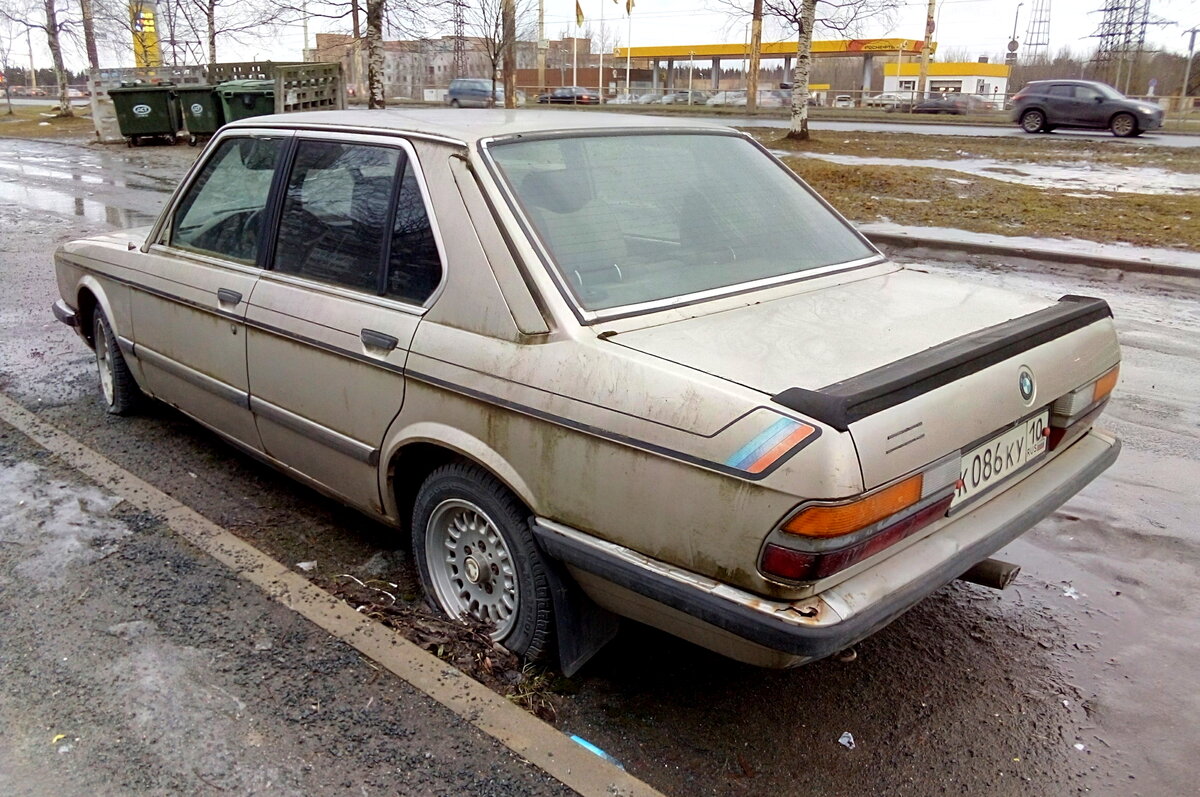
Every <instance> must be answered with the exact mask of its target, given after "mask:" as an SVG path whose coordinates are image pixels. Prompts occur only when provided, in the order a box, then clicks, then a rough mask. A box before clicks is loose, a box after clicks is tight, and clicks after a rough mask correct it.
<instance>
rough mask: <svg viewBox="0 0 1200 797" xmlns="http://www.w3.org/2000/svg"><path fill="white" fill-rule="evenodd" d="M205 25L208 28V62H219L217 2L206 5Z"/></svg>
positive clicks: (209, 2)
mask: <svg viewBox="0 0 1200 797" xmlns="http://www.w3.org/2000/svg"><path fill="white" fill-rule="evenodd" d="M204 23H205V25H207V27H208V62H209V63H210V64H215V63H216V62H217V0H208V2H207V3H205V4H204Z"/></svg>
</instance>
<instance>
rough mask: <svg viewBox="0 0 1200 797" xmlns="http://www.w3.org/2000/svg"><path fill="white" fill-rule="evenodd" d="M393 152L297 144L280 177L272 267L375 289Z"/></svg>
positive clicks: (396, 157) (396, 154)
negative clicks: (282, 188)
mask: <svg viewBox="0 0 1200 797" xmlns="http://www.w3.org/2000/svg"><path fill="white" fill-rule="evenodd" d="M402 159H403V153H402V152H401V151H400V150H397V149H393V148H390V147H377V146H370V145H365V144H339V143H335V142H329V141H300V142H299V144H298V146H297V147H296V157H295V160H294V161H293V163H292V169H291V173H290V174H289V175H288V181H287V193H286V195H285V197H284V201H283V211H282V213H281V215H280V220H279V237H278V243H276V245H275V257H274V261H273V263H272V267H273V268H274V269H275V270H277V271H280V272H283V273H285V274H296V275H299V276H303V277H308V278H310V279H315V280H320V281H321V282H328V283H332V284H334V285H340V286H342V287H346V288H354V289H356V290H363V291H370V292H372V293H378V292H379V275H380V268H381V266H382V261H383V252H384V242H385V240H386V234H387V219H388V206H389V203H390V201H391V197H392V187H393V185H394V182H395V179H396V171H397V167H398V166H399V165H400V162H401V160H402Z"/></svg>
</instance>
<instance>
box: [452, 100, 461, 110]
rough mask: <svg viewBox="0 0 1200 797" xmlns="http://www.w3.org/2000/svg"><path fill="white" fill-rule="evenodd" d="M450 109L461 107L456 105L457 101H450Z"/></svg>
mask: <svg viewBox="0 0 1200 797" xmlns="http://www.w3.org/2000/svg"><path fill="white" fill-rule="evenodd" d="M450 107H451V108H461V107H462V106H461V105H459V104H458V100H450Z"/></svg>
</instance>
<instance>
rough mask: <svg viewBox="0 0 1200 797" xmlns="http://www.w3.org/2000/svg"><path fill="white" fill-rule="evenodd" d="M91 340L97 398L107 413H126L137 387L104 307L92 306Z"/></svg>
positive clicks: (132, 404) (138, 393)
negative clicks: (105, 314)
mask: <svg viewBox="0 0 1200 797" xmlns="http://www.w3.org/2000/svg"><path fill="white" fill-rule="evenodd" d="M92 343H93V345H94V346H95V348H96V371H97V373H98V375H99V377H100V401H101V403H102V404H103V405H104V409H105V411H106V412H108V413H109V414H110V415H128V414H129V413H131V412H133V410H134V409H135V408H136V407H137V404H138V400H139V399H140V398H141V395H142V394H141V391H140V390H139V389H138V386H137V382H135V381H133V374H131V373H130V372H129V365H128V364H127V363H126V362H125V356H124V355H123V354H121V347H120V346H119V345H118V344H117V336H116V335H114V334H113V331H112V327H111V326H109V324H108V319H107V318H105V317H104V311H102V310H101V309H100V308H98V307H97V308H96V316H95V319H94V320H93V321H92Z"/></svg>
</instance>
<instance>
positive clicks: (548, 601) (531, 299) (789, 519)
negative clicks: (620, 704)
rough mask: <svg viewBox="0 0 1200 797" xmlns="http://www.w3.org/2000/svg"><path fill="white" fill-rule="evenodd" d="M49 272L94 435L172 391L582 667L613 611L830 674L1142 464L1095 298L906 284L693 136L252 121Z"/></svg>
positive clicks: (727, 153)
mask: <svg viewBox="0 0 1200 797" xmlns="http://www.w3.org/2000/svg"><path fill="white" fill-rule="evenodd" d="M55 259H56V265H57V275H58V285H59V290H60V293H61V300H59V301H58V302H57V303H56V304H55V306H54V312H55V314H56V315H57V317H58V318H59V319H60V320H62V321H64V322H65V323H67V324H70V325H72V326H74V327H75V328H76V329H77V330H78V331H79V333H80V335H81V336H82V337H83V339H84V340H85V341H86V342H87V344H88V345H89V346H91V347H93V348H94V350H95V357H96V364H97V366H98V370H99V375H100V386H101V395H102V398H103V405H104V407H105V408H106V409H107V410H108V411H109V412H111V413H116V414H122V413H127V412H130V411H132V410H133V409H134V408H135V407H136V405H137V403H138V401H139V400H141V399H142V398H143V397H144V396H151V397H154V398H156V399H159V400H161V401H165V402H167V403H169V404H171V405H173V406H175V407H178V408H179V409H180V410H182V411H183V412H184V413H186V414H188V415H190V416H191V417H193V418H195V419H196V420H197V421H199V422H200V423H202V424H204V425H205V426H207V427H209V428H211V429H213V430H214V431H216V432H217V433H218V434H219V435H220V436H221V437H223V438H224V439H226V440H228V441H229V442H230V443H231V444H233V445H234V446H235V447H237V448H240V449H242V450H245V451H247V452H249V453H250V454H252V455H254V456H256V457H258V458H260V459H263V460H265V461H267V462H269V463H271V464H273V465H275V466H277V467H279V468H280V469H282V470H284V471H285V472H287V473H289V474H290V475H292V476H295V477H296V478H297V479H299V480H300V481H302V482H303V483H305V484H308V485H311V486H312V487H315V488H316V489H318V490H321V491H322V492H325V493H328V494H330V495H334V496H336V497H338V498H339V499H341V500H342V501H344V502H346V503H347V504H350V505H352V506H355V507H357V508H359V509H361V510H362V511H363V512H365V513H367V514H368V515H371V516H372V517H375V518H378V519H380V520H382V521H384V522H386V523H389V524H392V525H393V526H394V527H396V528H397V530H403V531H405V532H406V533H408V534H410V535H411V542H412V546H413V550H414V555H415V560H416V562H417V565H418V567H419V570H420V576H421V579H422V581H423V583H424V586H425V590H426V592H427V594H428V596H429V598H430V600H431V602H432V603H433V604H434V605H435V606H436V607H438V608H439V609H441V610H442V611H444V612H446V613H447V614H449V615H451V616H460V615H466V616H469V617H472V618H475V619H476V620H479V621H481V622H483V623H486V624H488V625H489V626H490V628H491V633H492V635H493V637H494V638H495V639H496V640H498V641H499V642H501V643H502V644H504V645H505V646H507V647H508V648H510V649H512V650H514V651H516V652H517V653H520V654H524V655H526V656H528V657H531V658H536V657H538V656H541V655H543V654H546V653H548V652H552V651H553V650H557V651H558V653H559V659H560V662H561V666H562V667H563V668H564V670H566V671H568V672H571V671H574V670H575V669H577V668H578V667H579V666H580V665H581V664H582V663H583V662H584V661H585V660H586V659H587V658H588V656H590V655H591V654H592V653H593V652H594V651H595V650H596V649H597V648H598V647H600V646H601V645H603V644H604V643H605V642H606V641H607V640H608V639H609V638H610V637H611V636H612V634H613V633H614V631H615V628H616V623H615V618H616V617H628V618H633V619H635V620H639V621H641V622H645V623H649V624H651V625H654V626H657V627H659V628H663V629H666V630H667V631H670V632H671V633H674V634H678V635H679V636H681V637H684V638H686V639H689V640H692V641H694V642H696V643H698V644H701V645H704V646H706V647H709V648H711V649H713V650H716V651H720V652H721V653H724V654H726V655H729V656H732V657H735V658H737V659H740V660H743V661H747V662H752V663H755V664H759V665H764V666H771V667H783V666H790V665H794V664H799V663H802V662H806V661H811V660H813V659H817V658H820V657H822V656H825V655H828V654H830V653H832V652H835V651H838V650H840V649H843V648H845V647H847V646H848V645H851V644H853V643H854V642H855V641H857V640H859V639H862V638H863V637H865V636H867V635H868V634H871V633H872V632H874V631H875V630H877V629H878V628H880V627H882V626H883V625H885V624H886V623H888V622H890V621H891V620H892V619H893V618H895V617H896V616H897V615H899V614H901V613H902V612H904V611H905V610H906V609H908V608H909V607H911V606H912V605H913V604H915V603H916V602H917V601H919V600H921V599H922V598H923V597H924V596H926V595H928V594H929V593H930V592H932V591H934V590H936V589H937V588H938V587H940V586H941V585H943V584H944V583H946V582H947V581H949V580H951V579H953V578H955V577H956V576H959V575H960V574H962V573H963V572H964V571H966V570H968V568H971V567H972V566H973V565H975V564H976V563H977V562H979V561H980V560H983V559H985V558H986V557H988V556H989V555H990V554H992V553H993V552H994V551H996V550H997V549H999V548H1000V547H1001V546H1003V545H1005V544H1006V543H1008V542H1009V541H1010V540H1012V539H1013V538H1014V537H1016V536H1017V535H1019V534H1020V533H1022V532H1023V531H1025V530H1026V529H1028V528H1029V527H1030V526H1032V525H1033V524H1035V523H1037V522H1038V520H1040V519H1041V518H1043V517H1045V516H1046V515H1047V514H1049V513H1050V512H1052V511H1053V510H1054V509H1055V508H1056V507H1058V506H1059V505H1060V504H1062V503H1063V502H1064V501H1066V500H1067V499H1068V498H1069V497H1070V496H1071V495H1073V494H1074V493H1075V492H1076V491H1078V490H1079V489H1081V488H1082V487H1083V486H1084V485H1086V484H1087V483H1088V482H1089V481H1091V480H1092V479H1093V478H1095V477H1096V476H1097V475H1098V474H1099V473H1100V472H1101V471H1103V470H1104V469H1105V468H1106V467H1107V466H1108V465H1109V464H1110V463H1111V462H1112V461H1113V460H1114V459H1115V457H1116V455H1117V452H1118V449H1119V443H1118V441H1117V440H1115V439H1114V438H1112V437H1110V436H1108V435H1106V434H1104V433H1102V432H1100V431H1097V430H1095V429H1094V428H1093V423H1094V422H1095V419H1096V417H1097V415H1098V414H1099V413H1100V411H1101V410H1102V409H1103V407H1104V406H1105V405H1106V402H1107V401H1108V397H1109V394H1110V393H1111V391H1112V389H1113V386H1114V385H1115V383H1116V380H1117V367H1118V363H1119V359H1120V352H1119V349H1118V346H1117V340H1116V336H1115V333H1114V329H1113V323H1112V320H1111V317H1110V313H1109V309H1108V306H1107V305H1106V304H1105V303H1104V302H1103V301H1102V300H1099V299H1088V298H1083V297H1079V296H1064V297H1063V298H1062V299H1060V300H1059V301H1057V302H1053V301H1046V300H1044V299H1040V298H1036V297H1028V296H1021V295H1015V294H1011V293H1008V292H1004V291H1000V290H996V289H990V288H982V287H979V286H977V285H975V284H973V283H970V282H967V281H958V280H955V279H951V278H946V277H939V276H933V275H930V274H926V273H923V272H922V271H920V270H914V269H908V268H904V267H901V266H897V265H896V264H894V263H891V262H889V261H888V260H887V259H886V258H885V257H884V256H883V255H882V254H880V253H879V251H878V250H876V249H875V247H873V246H872V245H871V244H870V243H869V242H868V241H867V240H866V239H865V238H863V237H862V236H861V235H860V234H859V233H858V232H856V231H855V229H854V228H853V227H851V226H850V225H849V224H848V223H847V222H846V221H845V220H844V219H842V218H841V217H840V216H839V215H838V214H837V213H836V212H834V211H833V210H832V209H831V208H830V207H829V206H828V205H826V204H825V203H824V202H823V201H822V200H821V199H820V198H819V197H818V196H817V195H816V194H815V193H813V192H812V190H811V189H809V188H808V186H806V185H805V184H804V183H803V182H802V181H801V180H800V179H798V178H797V177H796V175H795V174H794V173H793V172H791V171H790V170H789V169H787V168H786V167H785V166H783V165H782V164H781V163H780V162H779V161H778V160H776V159H775V158H773V157H772V156H771V155H770V154H769V153H768V152H767V151H766V150H764V149H763V148H762V147H760V146H759V145H758V144H756V143H755V142H754V141H753V140H752V139H750V138H749V137H747V136H745V135H743V134H741V133H738V132H736V131H733V130H730V129H726V128H722V127H717V126H714V125H708V124H704V123H700V122H696V121H694V120H680V121H674V122H672V121H668V120H663V119H657V118H651V117H630V116H626V115H615V114H613V115H609V114H595V113H590V114H562V113H556V112H553V111H527V112H522V113H519V114H514V113H511V112H504V111H501V110H495V111H481V112H479V113H474V114H464V113H459V112H455V111H451V110H441V111H405V110H388V111H332V112H315V113H296V114H287V115H281V116H263V117H257V118H253V119H247V120H243V121H239V122H234V123H232V124H229V125H227V126H225V127H224V128H223V129H222V130H221V131H220V132H219V133H218V134H217V136H216V137H215V138H214V139H213V141H212V142H211V143H210V144H209V146H208V147H207V148H206V150H205V151H204V153H203V154H202V155H201V157H200V158H199V160H198V161H197V162H196V164H195V166H194V167H193V168H192V169H191V171H190V172H189V173H188V175H187V176H186V178H185V179H184V180H183V182H182V183H181V184H180V186H179V188H178V189H177V190H176V191H175V193H174V195H173V196H172V197H171V198H170V200H169V201H168V202H167V204H166V206H165V208H164V210H163V212H162V215H161V216H160V218H159V219H158V221H157V222H156V223H155V224H154V225H153V226H152V227H150V228H146V229H140V230H129V231H122V232H115V233H110V234H107V235H101V236H97V237H93V238H87V239H84V240H79V241H74V242H71V243H68V244H65V245H64V246H62V247H61V248H60V249H59V250H58V252H57V253H56V257H55Z"/></svg>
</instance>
